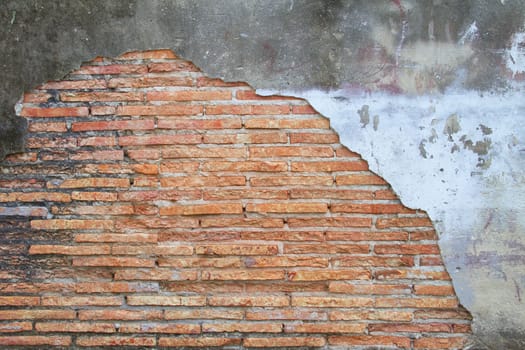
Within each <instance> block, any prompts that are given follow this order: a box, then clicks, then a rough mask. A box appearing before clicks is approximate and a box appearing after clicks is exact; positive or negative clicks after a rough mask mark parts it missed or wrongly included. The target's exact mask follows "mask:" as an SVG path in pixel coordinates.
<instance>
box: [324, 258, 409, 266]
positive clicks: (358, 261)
mask: <svg viewBox="0 0 525 350" xmlns="http://www.w3.org/2000/svg"><path fill="white" fill-rule="evenodd" d="M331 262H332V264H333V266H336V267H352V266H367V267H376V266H389V267H403V266H414V258H413V257H410V256H402V257H384V256H345V257H337V258H332V259H331Z"/></svg>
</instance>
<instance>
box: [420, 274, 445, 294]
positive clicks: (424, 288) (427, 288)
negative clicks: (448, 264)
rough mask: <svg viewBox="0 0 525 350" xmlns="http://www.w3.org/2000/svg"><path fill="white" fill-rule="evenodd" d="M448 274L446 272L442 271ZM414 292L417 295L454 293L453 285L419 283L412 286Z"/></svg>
mask: <svg viewBox="0 0 525 350" xmlns="http://www.w3.org/2000/svg"><path fill="white" fill-rule="evenodd" d="M444 273H446V274H447V275H448V273H447V272H444ZM414 292H415V294H418V295H443V296H446V295H450V296H453V295H454V287H452V286H451V285H446V286H436V285H419V284H416V285H415V286H414Z"/></svg>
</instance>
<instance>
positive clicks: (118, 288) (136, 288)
mask: <svg viewBox="0 0 525 350" xmlns="http://www.w3.org/2000/svg"><path fill="white" fill-rule="evenodd" d="M158 290H159V286H158V284H157V283H135V282H82V283H76V284H75V292H76V293H136V292H156V291H158Z"/></svg>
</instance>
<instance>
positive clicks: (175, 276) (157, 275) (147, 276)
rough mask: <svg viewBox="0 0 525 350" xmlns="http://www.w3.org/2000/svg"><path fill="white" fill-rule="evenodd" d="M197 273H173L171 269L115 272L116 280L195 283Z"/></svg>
mask: <svg viewBox="0 0 525 350" xmlns="http://www.w3.org/2000/svg"><path fill="white" fill-rule="evenodd" d="M197 277H198V272H197V271H180V272H177V271H173V270H171V269H155V270H151V269H140V270H137V269H135V270H133V269H130V270H119V271H117V272H115V277H114V279H115V280H145V281H194V280H196V279H197Z"/></svg>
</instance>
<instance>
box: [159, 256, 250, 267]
mask: <svg viewBox="0 0 525 350" xmlns="http://www.w3.org/2000/svg"><path fill="white" fill-rule="evenodd" d="M158 263H159V266H161V267H163V266H171V267H179V268H195V267H218V268H228V267H230V268H231V267H241V259H240V258H238V257H232V258H207V257H206V258H160V259H158Z"/></svg>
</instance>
